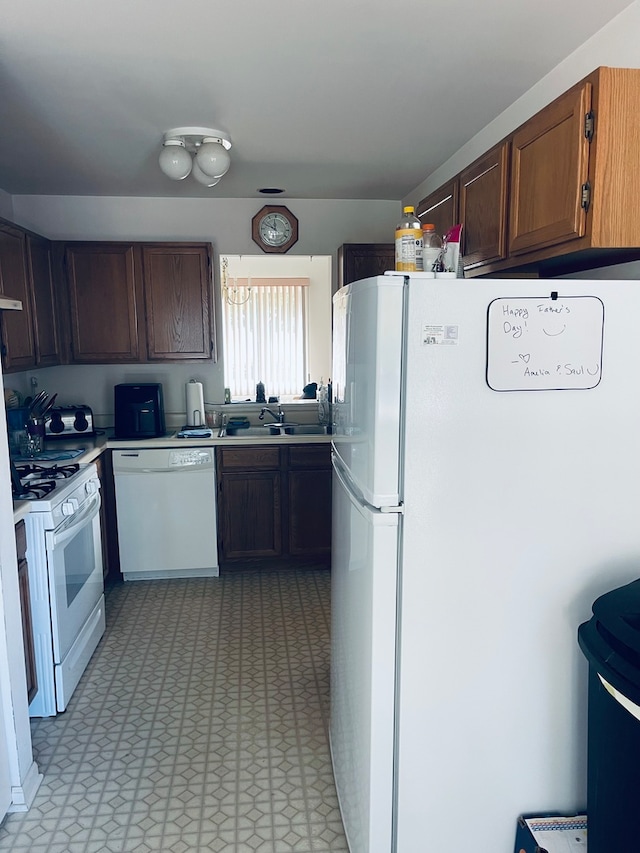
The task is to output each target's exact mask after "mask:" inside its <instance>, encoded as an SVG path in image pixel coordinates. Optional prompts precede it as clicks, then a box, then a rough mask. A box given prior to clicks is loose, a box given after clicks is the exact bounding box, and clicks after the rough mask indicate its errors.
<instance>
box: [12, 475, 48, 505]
mask: <svg viewBox="0 0 640 853" xmlns="http://www.w3.org/2000/svg"><path fill="white" fill-rule="evenodd" d="M55 487H56V483H55V480H38V481H37V482H36V483H27V484H25V485H22V486H21V489H20V490H19V491H17V490H14V492H13V497H14V498H17V499H18V500H21V501H28V500H36V501H37V500H40V498H44V497H46V496H47V495H48V494H49V493H50V492H52V491H53V490H54V489H55Z"/></svg>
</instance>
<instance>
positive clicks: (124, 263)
mask: <svg viewBox="0 0 640 853" xmlns="http://www.w3.org/2000/svg"><path fill="white" fill-rule="evenodd" d="M65 264H66V271H67V281H68V286H69V311H70V322H71V346H72V358H73V361H74V362H80V363H82V362H119V361H137V360H138V359H139V355H140V347H139V342H138V331H137V313H136V268H135V258H134V247H133V246H132V245H128V244H114V243H104V244H97V243H93V244H91V243H88V244H83V245H71V246H67V248H66V252H65Z"/></svg>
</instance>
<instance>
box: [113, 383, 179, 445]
mask: <svg viewBox="0 0 640 853" xmlns="http://www.w3.org/2000/svg"><path fill="white" fill-rule="evenodd" d="M113 390H114V414H115V433H116V435H115V437H116V438H159V437H160V436H163V435H164V434H165V431H166V430H165V422H164V400H163V395H162V384H161V383H160V382H144V383H138V382H135V383H134V382H123V383H121V384H120V385H116V386H114V389H113Z"/></svg>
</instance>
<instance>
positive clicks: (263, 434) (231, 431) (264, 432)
mask: <svg viewBox="0 0 640 853" xmlns="http://www.w3.org/2000/svg"><path fill="white" fill-rule="evenodd" d="M223 435H226V436H229V437H230V438H231V437H233V438H256V437H257V438H268V437H269V435H270V432H269V429H268V428H267V426H266V425H265V426H257V427H230V426H228V427H226V428H225V431H224V433H223Z"/></svg>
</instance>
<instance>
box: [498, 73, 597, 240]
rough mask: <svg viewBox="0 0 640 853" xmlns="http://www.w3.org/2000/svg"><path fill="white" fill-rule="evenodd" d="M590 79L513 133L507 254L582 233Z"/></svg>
mask: <svg viewBox="0 0 640 853" xmlns="http://www.w3.org/2000/svg"><path fill="white" fill-rule="evenodd" d="M591 90H592V86H591V83H590V82H585V83H582V84H581V85H580V86H578V87H575V88H574V89H571V90H569V92H567V93H566V94H565V95H563V96H562V97H560V98H558V99H557V100H556V101H554V102H553V103H552V104H550V105H549V106H548V107H546V108H545V109H544V110H542V111H541V112H539V113H538V114H537V115H535V116H534V117H533V118H532V119H530V120H529V121H528V122H526V124H524V125H523V126H522V127H521V128H520V129H519V130H517V131H516V132H515V134H514V135H513V138H512V147H511V211H510V219H509V254H518V253H522V252H528V251H531V250H534V249H541V248H543V247H545V246H553V245H555V244H557V243H564V242H567V241H568V240H573V239H575V238H577V237H582V236H583V234H584V233H585V228H586V211H585V210H584V209H583V208H582V204H581V202H582V186H583V184H585V183H586V181H587V177H588V168H589V140H588V138H587V136H586V135H585V116H586V114H587V113H588V112H589V109H590V105H591Z"/></svg>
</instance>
